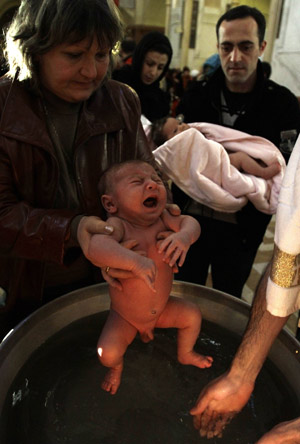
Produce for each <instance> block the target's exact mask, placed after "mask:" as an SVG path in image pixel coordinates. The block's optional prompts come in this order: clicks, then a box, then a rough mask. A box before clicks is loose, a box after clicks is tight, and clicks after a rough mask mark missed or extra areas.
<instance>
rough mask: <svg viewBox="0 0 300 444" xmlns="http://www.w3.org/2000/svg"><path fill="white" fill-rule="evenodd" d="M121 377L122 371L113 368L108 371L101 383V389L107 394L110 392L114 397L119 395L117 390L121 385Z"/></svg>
mask: <svg viewBox="0 0 300 444" xmlns="http://www.w3.org/2000/svg"><path fill="white" fill-rule="evenodd" d="M121 375H122V369H115V368H111V369H110V370H108V372H107V373H106V375H105V377H104V379H103V381H102V383H101V387H102V388H103V390H105V391H106V392H110V393H111V394H112V395H114V394H115V393H117V390H118V388H119V385H120V383H121Z"/></svg>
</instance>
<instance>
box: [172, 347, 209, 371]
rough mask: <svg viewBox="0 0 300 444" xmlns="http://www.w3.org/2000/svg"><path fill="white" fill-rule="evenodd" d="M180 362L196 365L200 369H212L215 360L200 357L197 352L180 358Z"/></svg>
mask: <svg viewBox="0 0 300 444" xmlns="http://www.w3.org/2000/svg"><path fill="white" fill-rule="evenodd" d="M178 361H179V362H180V363H181V364H184V365H194V366H195V367H199V368H208V367H211V365H212V363H213V358H212V357H211V356H204V355H199V354H198V353H195V352H193V351H192V352H189V353H186V354H185V355H182V356H178Z"/></svg>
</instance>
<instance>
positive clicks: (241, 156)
mask: <svg viewBox="0 0 300 444" xmlns="http://www.w3.org/2000/svg"><path fill="white" fill-rule="evenodd" d="M229 159H230V163H231V165H233V166H235V167H236V168H237V169H238V170H239V171H243V172H245V173H247V174H252V175H253V176H257V177H261V178H262V179H265V180H268V179H272V177H274V176H276V174H278V173H279V172H280V170H281V166H280V163H279V162H273V163H271V164H270V165H261V164H260V163H259V161H258V160H256V159H254V158H253V157H251V156H249V155H248V154H246V153H244V152H242V151H238V152H237V153H230V154H229Z"/></svg>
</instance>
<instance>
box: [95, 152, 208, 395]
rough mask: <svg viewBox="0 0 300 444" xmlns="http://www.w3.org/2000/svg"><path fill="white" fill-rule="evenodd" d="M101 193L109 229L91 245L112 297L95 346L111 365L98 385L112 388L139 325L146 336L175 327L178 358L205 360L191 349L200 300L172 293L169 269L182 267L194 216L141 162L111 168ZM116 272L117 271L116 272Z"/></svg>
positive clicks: (195, 231)
mask: <svg viewBox="0 0 300 444" xmlns="http://www.w3.org/2000/svg"><path fill="white" fill-rule="evenodd" d="M99 192H100V195H101V202H102V205H103V207H104V209H105V210H106V212H107V213H108V215H109V218H108V220H107V222H108V224H109V225H110V226H112V227H113V232H112V234H109V235H102V234H99V235H94V236H93V237H92V240H91V244H90V248H91V249H93V248H95V249H96V251H98V252H99V249H100V248H101V252H102V254H101V259H99V266H100V267H106V268H105V269H106V273H107V274H108V276H106V278H107V280H108V283H109V294H110V298H111V308H110V312H109V315H108V318H107V321H106V323H105V325H104V327H103V330H102V332H101V335H100V338H99V341H98V346H97V347H98V356H99V359H100V362H101V363H102V365H104V366H106V367H108V368H109V370H108V372H107V374H106V376H105V378H104V380H103V382H102V388H103V389H104V390H106V391H107V392H110V393H111V394H115V393H116V392H117V390H118V387H119V385H120V382H121V375H122V370H123V356H124V354H125V351H126V349H127V347H128V346H129V344H131V342H132V341H133V340H134V338H135V336H136V334H137V332H138V333H139V334H140V337H141V339H142V341H144V342H149V341H151V340H152V339H153V330H154V328H157V327H158V328H171V327H172V328H177V329H178V345H177V356H178V360H179V362H180V363H182V364H189V365H194V366H196V367H199V368H206V367H210V366H211V365H212V361H213V359H212V357H210V356H203V355H201V354H198V353H196V352H195V351H194V345H195V342H196V340H197V338H198V335H199V332H200V328H201V312H200V310H199V307H198V306H197V305H195V304H193V303H191V302H189V301H186V300H182V299H179V298H176V297H172V296H170V291H171V287H172V281H173V270H176V268H177V265H178V266H179V267H180V266H182V264H183V263H184V260H185V256H186V253H187V251H188V249H189V247H190V245H191V244H192V243H194V242H195V241H196V240H197V239H198V237H199V235H200V226H199V224H198V222H197V221H196V220H195V219H194V218H192V217H190V216H185V215H179V216H173V215H171V213H170V212H169V211H168V210H167V209H166V201H167V192H166V188H165V185H164V183H163V182H162V180H161V178H160V177H159V176H158V174H157V172H156V171H155V170H154V168H153V167H152V166H151V165H150V164H148V163H146V162H143V161H138V160H135V161H128V162H124V163H120V164H115V165H113V166H112V167H110V168H109V169H108V170H107V171H106V172H104V174H103V175H102V176H101V179H100V182H99ZM166 231H168V232H170V233H169V235H168V236H167V237H164V238H163V239H162V240H158V234H159V233H162V232H166ZM129 239H131V240H133V239H134V240H135V248H132V249H129V248H125V246H123V245H122V244H121V242H123V241H126V240H129ZM120 272H121V274H120ZM118 273H119V274H118ZM122 273H123V274H122ZM124 273H125V274H126V276H125V274H124ZM116 275H119V276H121V278H118V279H113V278H112V276H116ZM124 276H125V277H126V278H124Z"/></svg>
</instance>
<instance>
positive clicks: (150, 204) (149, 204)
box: [143, 197, 157, 208]
mask: <svg viewBox="0 0 300 444" xmlns="http://www.w3.org/2000/svg"><path fill="white" fill-rule="evenodd" d="M143 205H145V207H147V208H153V207H156V205H157V198H156V197H148V199H146V200H144V202H143Z"/></svg>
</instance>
